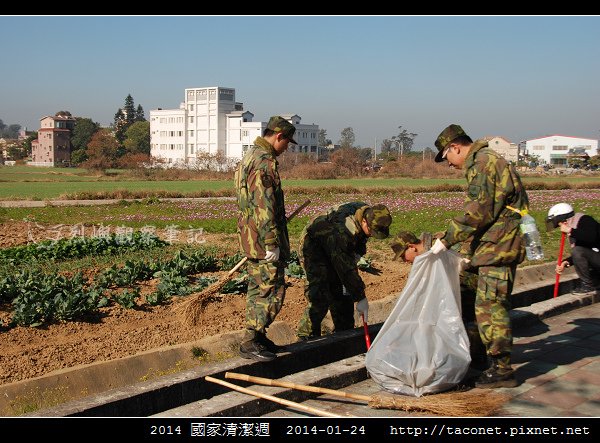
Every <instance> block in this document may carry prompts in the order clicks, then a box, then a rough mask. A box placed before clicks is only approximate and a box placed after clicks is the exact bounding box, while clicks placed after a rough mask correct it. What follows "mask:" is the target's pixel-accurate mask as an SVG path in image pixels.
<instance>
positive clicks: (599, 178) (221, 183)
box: [0, 166, 600, 200]
mask: <svg viewBox="0 0 600 443" xmlns="http://www.w3.org/2000/svg"><path fill="white" fill-rule="evenodd" d="M123 175H124V174H123V172H122V171H111V175H109V176H98V175H93V174H91V173H89V172H88V171H86V170H85V169H78V168H35V167H31V166H0V200H55V199H61V198H65V199H73V198H84V199H85V198H90V197H88V196H93V195H94V194H101V193H104V194H105V197H111V194H112V195H114V194H117V195H120V194H122V195H123V196H125V197H126V196H128V194H145V195H144V196H151V195H153V194H157V195H162V196H164V195H169V196H190V197H191V196H201V195H202V192H213V193H215V192H216V193H222V194H223V193H230V194H231V193H232V192H233V180H169V181H154V180H147V181H144V180H133V179H127V178H126V177H123ZM523 180H524V182H525V183H526V184H527V183H533V182H544V183H569V184H570V185H577V184H579V183H589V182H593V183H597V184H598V186H597V187H598V188H600V174H598V175H595V176H577V177H566V176H548V177H527V176H524V177H523ZM444 184H445V185H457V186H464V184H465V182H464V179H463V178H454V179H442V178H440V179H435V178H429V179H414V178H358V179H338V180H283V186H284V189H285V188H292V187H306V188H325V187H331V186H335V187H348V186H349V187H354V188H357V189H365V188H367V189H368V188H390V189H393V188H418V187H434V186H439V185H444ZM77 195H79V196H80V197H77ZM117 198H118V197H117Z"/></svg>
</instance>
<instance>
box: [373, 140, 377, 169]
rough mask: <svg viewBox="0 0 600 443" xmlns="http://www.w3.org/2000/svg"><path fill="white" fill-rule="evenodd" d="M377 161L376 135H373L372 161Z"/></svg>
mask: <svg viewBox="0 0 600 443" xmlns="http://www.w3.org/2000/svg"><path fill="white" fill-rule="evenodd" d="M376 161H377V137H375V147H374V148H373V163H375V162H376Z"/></svg>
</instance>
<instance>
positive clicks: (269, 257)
mask: <svg viewBox="0 0 600 443" xmlns="http://www.w3.org/2000/svg"><path fill="white" fill-rule="evenodd" d="M277 260H279V247H276V248H275V249H273V250H272V251H267V253H266V254H265V261H266V262H268V263H273V262H274V261H277Z"/></svg>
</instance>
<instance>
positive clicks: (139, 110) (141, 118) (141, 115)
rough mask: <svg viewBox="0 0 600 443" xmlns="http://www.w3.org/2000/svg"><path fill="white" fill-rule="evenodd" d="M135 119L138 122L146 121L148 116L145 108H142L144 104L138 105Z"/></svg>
mask: <svg viewBox="0 0 600 443" xmlns="http://www.w3.org/2000/svg"><path fill="white" fill-rule="evenodd" d="M135 121H136V122H145V121H146V116H145V115H144V108H142V105H138V107H137V109H136V111H135Z"/></svg>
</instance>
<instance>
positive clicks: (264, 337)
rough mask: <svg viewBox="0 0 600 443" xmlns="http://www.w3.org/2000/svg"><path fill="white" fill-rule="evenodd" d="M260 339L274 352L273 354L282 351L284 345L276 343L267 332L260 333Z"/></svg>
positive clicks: (268, 349)
mask: <svg viewBox="0 0 600 443" xmlns="http://www.w3.org/2000/svg"><path fill="white" fill-rule="evenodd" d="M258 339H259V341H260V342H261V343H262V344H263V345H265V348H267V351H269V352H272V353H273V354H277V353H278V352H282V351H283V349H284V346H279V345H276V344H275V343H274V342H273V340H271V339H269V338H268V337H267V335H266V334H258Z"/></svg>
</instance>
